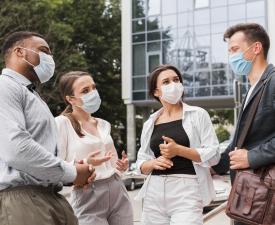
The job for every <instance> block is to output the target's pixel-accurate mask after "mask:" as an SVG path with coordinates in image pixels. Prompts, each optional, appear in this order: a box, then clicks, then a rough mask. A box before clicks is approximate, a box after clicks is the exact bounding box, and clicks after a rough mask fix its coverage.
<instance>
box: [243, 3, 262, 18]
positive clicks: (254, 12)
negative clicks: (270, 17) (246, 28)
mask: <svg viewBox="0 0 275 225" xmlns="http://www.w3.org/2000/svg"><path fill="white" fill-rule="evenodd" d="M246 13H247V18H253V17H261V16H264V15H265V4H264V1H257V2H248V3H247V8H246Z"/></svg>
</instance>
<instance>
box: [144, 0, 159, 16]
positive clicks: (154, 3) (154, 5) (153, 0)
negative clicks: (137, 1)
mask: <svg viewBox="0 0 275 225" xmlns="http://www.w3.org/2000/svg"><path fill="white" fill-rule="evenodd" d="M147 7H148V16H151V15H159V14H160V0H147Z"/></svg>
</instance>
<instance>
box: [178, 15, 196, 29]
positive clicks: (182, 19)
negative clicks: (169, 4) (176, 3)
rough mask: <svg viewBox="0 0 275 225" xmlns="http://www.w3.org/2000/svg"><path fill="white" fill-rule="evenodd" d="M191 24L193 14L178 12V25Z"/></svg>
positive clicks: (188, 25)
mask: <svg viewBox="0 0 275 225" xmlns="http://www.w3.org/2000/svg"><path fill="white" fill-rule="evenodd" d="M192 25H193V14H192V13H189V12H186V13H180V14H178V26H179V27H190V26H192Z"/></svg>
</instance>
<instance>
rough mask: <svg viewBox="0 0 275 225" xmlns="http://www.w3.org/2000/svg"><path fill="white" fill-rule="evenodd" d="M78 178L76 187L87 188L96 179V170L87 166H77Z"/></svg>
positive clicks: (75, 182)
mask: <svg viewBox="0 0 275 225" xmlns="http://www.w3.org/2000/svg"><path fill="white" fill-rule="evenodd" d="M75 167H76V171H77V176H76V179H75V180H74V185H75V186H77V187H85V186H87V185H89V184H90V183H92V182H93V181H94V179H95V177H96V174H95V169H94V168H92V167H91V166H90V165H87V164H79V163H77V164H76V165H75Z"/></svg>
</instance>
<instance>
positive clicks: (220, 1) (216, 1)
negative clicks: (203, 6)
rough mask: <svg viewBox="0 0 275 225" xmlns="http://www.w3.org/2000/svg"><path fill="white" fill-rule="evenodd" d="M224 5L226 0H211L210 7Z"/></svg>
mask: <svg viewBox="0 0 275 225" xmlns="http://www.w3.org/2000/svg"><path fill="white" fill-rule="evenodd" d="M224 5H226V0H211V7H217V6H224Z"/></svg>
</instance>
